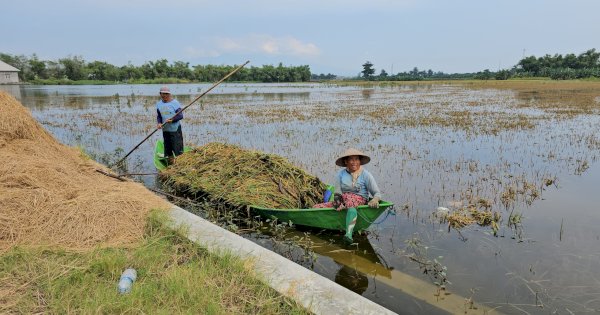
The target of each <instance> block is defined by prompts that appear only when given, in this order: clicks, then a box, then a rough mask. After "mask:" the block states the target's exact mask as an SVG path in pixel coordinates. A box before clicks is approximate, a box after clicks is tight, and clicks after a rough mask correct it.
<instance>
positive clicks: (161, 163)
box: [154, 140, 191, 171]
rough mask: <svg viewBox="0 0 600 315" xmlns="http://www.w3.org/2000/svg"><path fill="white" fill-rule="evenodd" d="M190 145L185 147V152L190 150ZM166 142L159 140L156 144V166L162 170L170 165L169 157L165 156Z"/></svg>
mask: <svg viewBox="0 0 600 315" xmlns="http://www.w3.org/2000/svg"><path fill="white" fill-rule="evenodd" d="M190 150H191V148H190V147H184V148H183V152H188V151H190ZM164 152H165V143H164V141H163V140H157V141H156V144H155V145H154V167H156V169H157V170H159V171H162V170H164V169H165V168H167V166H168V158H167V157H164Z"/></svg>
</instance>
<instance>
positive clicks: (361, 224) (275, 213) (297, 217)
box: [250, 201, 394, 232]
mask: <svg viewBox="0 0 600 315" xmlns="http://www.w3.org/2000/svg"><path fill="white" fill-rule="evenodd" d="M393 205H394V204H393V203H391V202H387V201H380V202H379V208H370V207H369V206H367V205H364V206H358V207H357V208H356V210H357V211H358V218H357V220H356V226H354V231H355V232H357V231H362V230H366V229H367V228H369V226H370V225H371V224H372V223H373V222H375V220H377V218H378V217H379V216H380V215H381V214H382V213H383V212H384V211H386V210H388V208H390V207H391V206H393ZM250 208H252V209H253V210H255V211H256V212H257V213H258V214H260V215H261V216H262V217H264V218H267V219H271V220H274V219H277V220H279V221H280V222H292V223H293V224H295V225H302V226H308V227H313V228H319V229H326V230H340V231H344V230H345V229H346V213H347V212H348V211H347V210H346V209H344V210H341V211H336V210H335V209H334V208H312V209H268V208H262V207H257V206H250Z"/></svg>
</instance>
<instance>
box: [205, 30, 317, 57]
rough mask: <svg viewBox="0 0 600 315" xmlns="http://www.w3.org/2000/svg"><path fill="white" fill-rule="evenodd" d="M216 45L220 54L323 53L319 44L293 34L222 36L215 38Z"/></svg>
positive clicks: (307, 54)
mask: <svg viewBox="0 0 600 315" xmlns="http://www.w3.org/2000/svg"><path fill="white" fill-rule="evenodd" d="M215 47H217V48H216V50H217V51H218V52H219V53H220V54H225V53H265V54H268V55H290V56H300V57H309V56H316V55H319V54H320V53H321V52H320V50H319V48H318V47H317V45H315V44H313V43H306V42H303V41H301V40H299V39H297V38H294V37H292V36H284V37H275V36H271V35H257V34H252V35H248V36H246V37H240V38H230V37H220V38H217V39H215Z"/></svg>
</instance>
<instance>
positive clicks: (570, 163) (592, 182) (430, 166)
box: [0, 84, 600, 313]
mask: <svg viewBox="0 0 600 315" xmlns="http://www.w3.org/2000/svg"><path fill="white" fill-rule="evenodd" d="M209 86H210V84H182V85H172V86H171V89H172V91H173V92H174V94H175V96H176V97H177V98H178V99H179V100H180V102H181V103H182V104H186V103H188V102H190V101H191V100H193V99H194V98H195V97H196V95H198V94H200V93H202V91H205V90H206V89H207V88H208V87H209ZM159 88H160V85H118V86H0V89H2V90H5V91H6V90H8V92H9V93H11V94H12V95H14V96H15V97H17V98H18V99H20V101H21V102H22V103H23V104H24V105H25V106H27V107H28V108H29V109H30V110H31V111H32V114H33V116H34V117H35V118H36V119H37V120H38V121H39V122H41V123H42V125H43V126H44V127H45V128H46V129H48V130H49V131H50V132H51V133H52V134H53V135H54V136H55V137H56V138H57V139H59V140H60V141H61V142H63V143H66V144H68V145H72V146H75V145H79V146H82V147H83V148H85V150H86V151H88V152H90V153H91V154H92V155H94V156H100V155H102V154H111V153H114V152H115V150H118V149H120V150H121V151H120V152H127V151H129V150H130V149H131V148H133V146H134V145H136V144H137V143H138V142H139V141H141V140H142V139H143V138H144V137H145V136H146V135H147V134H148V133H150V132H151V131H152V130H153V128H155V115H156V110H155V108H154V104H155V102H156V101H157V100H158V97H157V91H158V89H159ZM598 95H600V88H597V87H593V86H592V87H589V86H587V87H586V88H585V89H582V90H578V89H576V88H570V90H568V89H562V90H557V89H554V90H548V91H545V90H543V89H539V88H538V87H528V88H527V89H524V88H523V89H519V88H515V89H494V88H490V87H483V88H481V87H472V88H471V87H462V86H459V85H442V84H408V85H382V86H377V85H371V86H335V85H326V84H296V85H288V84H224V85H220V86H219V87H218V88H216V89H215V90H213V91H212V92H211V93H210V94H208V95H207V96H206V97H204V98H203V99H201V100H200V101H199V102H198V104H196V105H194V106H193V107H190V109H188V111H187V112H186V113H185V118H184V121H183V124H182V126H183V132H184V139H185V141H186V143H188V144H190V145H202V144H205V143H208V142H213V141H218V142H227V143H233V144H238V145H241V146H242V147H245V148H251V149H256V150H261V151H266V152H269V153H274V154H278V155H281V156H284V157H286V158H288V159H289V160H291V161H292V162H293V163H295V164H296V165H298V166H299V167H302V168H304V169H306V170H307V171H308V172H310V173H312V174H315V175H317V176H319V177H320V178H321V179H322V180H323V181H324V182H334V180H335V178H334V174H335V173H336V171H337V167H335V166H334V165H333V161H334V160H335V158H336V157H337V156H338V154H339V153H340V152H341V151H343V150H344V149H346V148H347V147H350V146H353V147H357V148H358V149H361V150H363V151H365V152H367V153H368V154H370V156H371V158H372V162H371V163H369V164H368V165H366V166H365V167H366V168H367V169H368V170H369V171H370V172H371V173H373V175H374V176H375V178H376V179H377V182H378V184H379V185H380V188H381V189H382V191H383V193H384V199H388V200H390V201H392V202H394V203H395V204H396V205H397V209H398V215H397V216H390V217H388V218H387V219H386V220H385V221H384V222H382V223H381V224H379V225H375V226H374V227H373V229H372V232H371V234H370V235H369V236H368V238H367V237H365V238H364V239H363V240H361V242H363V243H362V244H359V245H358V247H357V248H356V249H350V248H345V247H342V246H341V245H338V244H336V242H335V241H331V239H336V238H337V237H338V236H337V235H329V236H327V237H326V238H324V239H323V237H321V239H320V240H318V239H315V240H314V241H313V242H314V243H315V244H316V243H319V244H321V245H320V247H314V248H313V251H314V252H315V253H316V255H317V256H316V257H317V259H307V258H306V257H307V253H306V251H305V250H302V249H301V248H299V247H297V246H296V245H291V246H292V247H293V248H295V249H294V250H292V251H291V253H292V254H289V255H288V257H289V258H290V259H292V260H294V261H296V262H298V263H300V264H302V265H304V266H306V267H307V268H311V269H313V270H315V271H316V272H318V273H320V274H323V275H325V276H326V277H328V278H330V279H332V280H335V281H337V282H338V283H341V284H344V285H345V286H347V287H348V288H350V289H352V290H354V291H355V292H360V293H361V294H362V295H363V296H365V297H368V298H369V299H372V300H374V301H375V302H377V303H380V304H382V305H384V306H386V307H388V308H390V309H392V310H394V311H396V312H399V313H425V312H427V313H431V312H433V313H438V312H443V311H444V310H446V311H448V310H451V309H452V308H451V307H456V305H455V304H456V303H459V302H458V301H459V300H460V301H463V302H460V303H463V304H464V300H465V299H472V300H473V301H475V302H476V303H479V304H480V305H482V304H483V305H485V306H487V307H500V308H499V309H498V310H500V311H501V312H504V313H521V312H522V310H524V311H526V312H529V313H548V312H553V311H557V312H560V313H563V312H568V311H566V310H567V309H568V310H569V311H572V312H578V313H583V312H593V311H594V310H597V309H600V300H598V299H597V296H598V295H600V279H597V278H596V277H594V276H593V275H594V274H595V271H596V270H598V268H600V257H599V256H600V252H599V250H598V248H600V247H599V244H600V243H599V240H600V229H598V227H597V224H596V223H597V222H600V212H598V211H596V210H597V204H599V203H600V195H599V194H597V193H595V191H593V189H594V188H595V187H598V186H599V185H600V168H599V167H598V165H597V163H596V160H597V159H598V156H599V154H600V138H599V135H600V130H599V129H600V115H598V112H597V111H598V109H596V108H595V107H597V103H598V102H597V98H598ZM158 138H160V133H156V134H155V135H154V136H152V137H151V138H150V139H149V141H147V142H146V143H145V144H143V145H142V146H140V148H139V149H138V150H136V151H135V152H134V153H133V154H132V155H131V156H130V157H129V158H128V164H129V166H130V171H131V172H135V173H152V172H155V170H154V168H153V165H152V161H151V156H152V151H153V144H154V142H155V141H156V140H157V139H158ZM142 180H144V181H145V183H146V184H147V185H149V186H153V185H154V179H153V178H152V177H148V176H146V177H144V178H143V179H142ZM548 183H549V184H548ZM469 204H473V205H475V206H478V207H479V206H481V205H488V206H489V207H490V208H491V209H492V210H493V211H496V212H498V213H499V214H500V215H501V218H502V219H501V221H500V222H499V231H498V237H494V236H493V235H492V231H491V229H490V228H489V227H487V226H479V225H477V224H473V225H471V226H468V227H465V228H463V229H461V230H460V231H458V230H455V229H450V231H449V230H448V225H447V223H445V222H442V223H440V221H439V220H437V219H434V218H433V217H432V213H433V211H434V210H435V209H436V208H437V207H438V206H444V207H449V208H451V209H452V210H456V209H458V208H460V207H466V206H468V205H469ZM515 214H519V216H520V218H521V219H520V222H519V224H520V234H517V231H516V230H515V229H514V226H513V225H512V223H511V220H513V218H514V217H515V216H514V215H515ZM299 233H302V231H300V232H299ZM413 238H418V239H420V240H421V242H422V244H424V245H425V246H426V248H427V249H426V250H424V251H423V252H424V257H423V259H427V260H430V261H434V259H435V260H436V261H437V262H438V264H439V266H443V267H445V268H446V269H445V270H446V273H447V276H448V279H449V281H450V282H451V283H452V284H451V285H448V289H449V291H450V292H452V296H457V297H460V298H458V299H456V300H453V299H452V298H451V297H450V296H449V297H446V298H445V299H444V301H446V302H444V303H446V304H443V303H442V302H439V301H438V300H440V299H441V297H443V296H441V297H440V295H439V294H438V295H436V292H437V286H436V285H435V279H432V278H431V277H430V276H431V275H430V274H423V270H422V269H421V268H420V266H419V265H418V264H415V263H414V261H411V260H410V259H407V256H408V254H409V253H407V251H406V250H407V245H406V243H405V241H406V240H408V239H413ZM254 240H255V241H256V242H258V243H268V242H270V240H269V238H263V237H254ZM365 242H366V243H365ZM367 244H368V245H367ZM265 246H267V245H265ZM269 246H270V247H272V248H274V249H275V250H277V251H278V252H279V253H287V252H286V251H289V250H288V248H287V247H289V246H287V247H285V248H284V247H281V246H279V245H276V244H275V245H268V247H269ZM294 246H295V247H294ZM308 256H310V255H308ZM365 279H367V282H365ZM417 280H419V281H421V282H419V281H417ZM425 284H427V285H425ZM365 285H366V287H365ZM453 303H454V304H453ZM429 304H433V305H434V306H431V305H429ZM541 304H543V306H544V307H543V308H541V307H540V305H541ZM408 305H410V306H408ZM463 307H464V305H463ZM483 309H484V308H483V307H480V308H479V310H483ZM471 311H472V310H471Z"/></svg>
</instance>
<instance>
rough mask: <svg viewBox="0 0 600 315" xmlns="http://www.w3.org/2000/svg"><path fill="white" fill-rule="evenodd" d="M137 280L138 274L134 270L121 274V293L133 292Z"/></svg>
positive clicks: (127, 270) (129, 269) (130, 269)
mask: <svg viewBox="0 0 600 315" xmlns="http://www.w3.org/2000/svg"><path fill="white" fill-rule="evenodd" d="M136 278H137V272H136V271H135V269H133V268H128V269H125V271H123V274H121V280H119V293H121V294H125V293H129V292H130V291H131V286H132V285H133V282H134V281H135V279H136Z"/></svg>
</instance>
